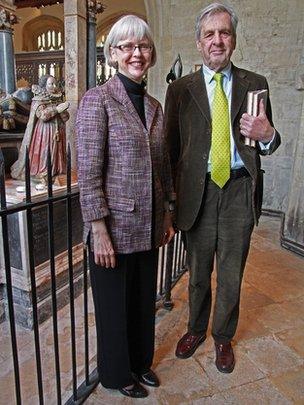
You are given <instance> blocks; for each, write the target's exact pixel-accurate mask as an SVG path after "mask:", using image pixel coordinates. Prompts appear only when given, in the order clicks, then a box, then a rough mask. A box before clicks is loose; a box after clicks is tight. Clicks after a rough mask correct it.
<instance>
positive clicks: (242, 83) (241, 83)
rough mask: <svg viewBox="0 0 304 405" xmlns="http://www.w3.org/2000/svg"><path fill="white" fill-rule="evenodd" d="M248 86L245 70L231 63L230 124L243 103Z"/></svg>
mask: <svg viewBox="0 0 304 405" xmlns="http://www.w3.org/2000/svg"><path fill="white" fill-rule="evenodd" d="M248 88H249V82H248V81H247V80H246V72H245V71H243V70H240V69H238V68H237V67H236V66H234V65H232V99H231V123H232V125H233V123H234V120H235V118H236V116H237V114H238V112H239V111H240V108H241V106H242V104H243V103H244V100H245V97H246V96H247V91H248Z"/></svg>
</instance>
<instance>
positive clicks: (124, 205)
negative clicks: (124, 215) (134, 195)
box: [106, 196, 135, 212]
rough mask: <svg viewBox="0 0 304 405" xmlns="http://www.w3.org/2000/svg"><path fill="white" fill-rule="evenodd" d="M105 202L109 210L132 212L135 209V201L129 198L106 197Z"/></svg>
mask: <svg viewBox="0 0 304 405" xmlns="http://www.w3.org/2000/svg"><path fill="white" fill-rule="evenodd" d="M106 200H107V203H108V207H109V209H110V210H115V211H123V212H132V211H134V209H135V201H134V200H133V199H131V198H125V197H114V196H107V197H106Z"/></svg>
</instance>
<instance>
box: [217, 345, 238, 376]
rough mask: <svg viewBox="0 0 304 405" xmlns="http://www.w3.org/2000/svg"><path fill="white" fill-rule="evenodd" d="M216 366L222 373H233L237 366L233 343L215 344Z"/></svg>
mask: <svg viewBox="0 0 304 405" xmlns="http://www.w3.org/2000/svg"><path fill="white" fill-rule="evenodd" d="M215 352H216V360H215V365H216V367H217V369H218V371H220V372H221V373H232V371H233V369H234V365H235V361H234V354H233V349H232V346H231V343H225V344H220V343H216V342H215Z"/></svg>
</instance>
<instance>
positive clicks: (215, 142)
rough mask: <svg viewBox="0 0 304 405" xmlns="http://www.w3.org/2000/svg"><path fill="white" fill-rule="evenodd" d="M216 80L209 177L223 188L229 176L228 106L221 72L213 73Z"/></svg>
mask: <svg viewBox="0 0 304 405" xmlns="http://www.w3.org/2000/svg"><path fill="white" fill-rule="evenodd" d="M213 79H214V80H215V81H216V87H215V92H214V99H213V105H212V137H211V179H212V180H213V181H214V183H216V184H217V185H218V186H219V187H220V188H223V187H224V185H225V184H226V183H227V181H228V180H229V177H230V124H229V107H228V100H227V97H226V94H225V92H224V90H223V87H222V81H223V80H222V79H223V74H222V73H215V75H214V76H213Z"/></svg>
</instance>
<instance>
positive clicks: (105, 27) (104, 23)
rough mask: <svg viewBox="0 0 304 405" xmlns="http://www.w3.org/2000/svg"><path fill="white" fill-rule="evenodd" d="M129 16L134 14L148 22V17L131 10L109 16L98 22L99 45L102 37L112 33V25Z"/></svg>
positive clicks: (97, 36) (97, 38)
mask: <svg viewBox="0 0 304 405" xmlns="http://www.w3.org/2000/svg"><path fill="white" fill-rule="evenodd" d="M128 14H134V15H136V16H137V17H139V18H142V19H143V20H145V21H147V18H146V16H144V15H142V14H139V13H135V12H132V11H130V10H124V11H119V12H117V13H113V14H111V15H109V16H108V17H106V18H104V19H101V20H100V21H98V24H97V29H96V41H97V43H99V42H100V41H101V37H102V35H106V34H107V33H108V32H109V31H110V29H111V27H112V25H113V24H115V23H116V21H117V20H119V19H120V18H121V17H123V16H124V15H128Z"/></svg>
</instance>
